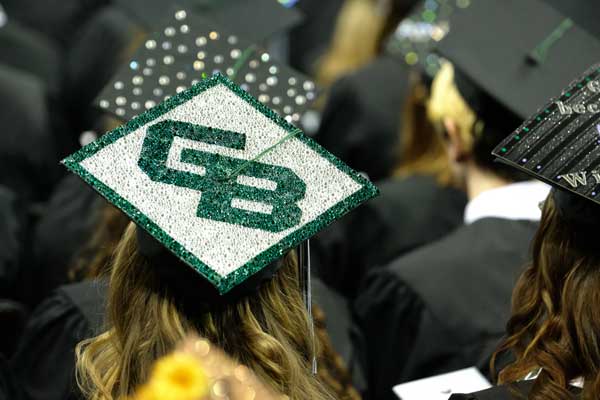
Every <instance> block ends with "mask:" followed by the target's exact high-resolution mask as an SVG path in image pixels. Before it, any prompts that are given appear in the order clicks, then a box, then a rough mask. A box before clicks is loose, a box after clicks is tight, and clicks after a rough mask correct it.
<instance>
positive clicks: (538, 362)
mask: <svg viewBox="0 0 600 400" xmlns="http://www.w3.org/2000/svg"><path fill="white" fill-rule="evenodd" d="M594 236H595V235H593V234H592V233H590V232H589V230H585V229H581V228H578V227H577V226H574V225H573V224H572V223H569V222H568V221H565V220H564V218H561V215H560V213H559V211H558V210H557V208H556V205H555V204H554V201H553V198H552V195H550V196H548V199H547V200H546V202H545V206H544V209H543V213H542V220H541V224H540V227H539V230H538V232H537V234H536V237H535V239H534V242H533V262H532V263H531V265H529V266H528V267H527V268H526V270H525V271H524V272H523V273H522V275H521V277H520V278H519V281H518V283H517V285H516V287H515V290H514V293H513V306H512V316H511V318H510V320H509V322H508V325H507V331H508V336H507V338H506V339H505V340H504V342H503V343H502V345H501V346H500V348H499V350H498V351H497V352H496V354H494V357H493V358H492V371H494V364H495V361H496V359H497V356H498V355H499V354H500V353H503V352H506V351H508V352H511V353H512V354H513V355H514V357H515V361H514V362H513V363H512V364H509V365H508V366H507V367H505V368H504V369H503V370H502V371H501V372H500V375H499V383H500V384H503V383H510V382H515V381H518V380H521V379H523V378H524V377H525V376H526V375H527V374H528V373H530V372H532V371H536V370H538V369H541V372H540V374H539V376H538V378H537V379H536V381H535V383H534V386H533V389H532V391H531V392H530V394H529V399H532V400H567V399H572V398H573V397H572V396H573V395H572V394H570V393H569V382H570V381H571V380H572V379H574V378H577V377H583V378H584V380H585V387H584V390H583V397H582V398H584V399H598V398H600V312H599V310H600V254H599V253H598V245H597V242H595V237H594Z"/></svg>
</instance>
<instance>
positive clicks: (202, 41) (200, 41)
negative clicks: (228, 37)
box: [196, 36, 206, 47]
mask: <svg viewBox="0 0 600 400" xmlns="http://www.w3.org/2000/svg"><path fill="white" fill-rule="evenodd" d="M205 44H206V38H205V37H204V36H198V37H197V38H196V46H198V47H202V46H204V45H205Z"/></svg>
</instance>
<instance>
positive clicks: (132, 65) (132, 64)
mask: <svg viewBox="0 0 600 400" xmlns="http://www.w3.org/2000/svg"><path fill="white" fill-rule="evenodd" d="M139 67H140V64H139V63H138V62H137V61H131V62H130V63H129V68H131V69H132V70H134V71H136V70H137V69H138V68H139Z"/></svg>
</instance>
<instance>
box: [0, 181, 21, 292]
mask: <svg viewBox="0 0 600 400" xmlns="http://www.w3.org/2000/svg"><path fill="white" fill-rule="evenodd" d="M17 201H18V199H17V197H16V196H15V194H14V193H13V192H12V191H11V190H9V189H7V188H5V187H3V186H0V221H1V222H0V298H12V297H13V296H14V292H13V291H14V285H15V283H16V281H17V278H18V276H19V268H20V262H21V251H22V250H21V248H22V246H23V239H24V236H23V233H24V232H23V229H24V226H23V215H22V214H21V212H20V211H19V209H18V207H17Z"/></svg>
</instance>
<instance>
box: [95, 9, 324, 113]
mask: <svg viewBox="0 0 600 400" xmlns="http://www.w3.org/2000/svg"><path fill="white" fill-rule="evenodd" d="M127 66H128V68H126V70H125V69H121V70H120V71H119V73H118V75H117V76H118V78H117V79H118V81H119V83H118V84H117V83H115V86H114V89H115V90H119V91H120V92H118V93H117V92H116V91H114V90H112V89H111V88H105V89H104V90H103V91H102V93H101V94H100V96H98V98H97V99H96V104H97V105H100V101H103V102H102V104H103V105H104V106H101V108H103V109H105V110H108V111H111V112H113V113H115V114H116V109H117V108H123V110H122V111H119V114H118V116H119V117H121V118H122V119H123V120H128V119H130V118H132V117H133V116H135V115H136V114H137V112H136V110H134V109H132V108H131V107H121V106H119V105H118V104H116V102H115V100H116V98H117V97H118V96H127V95H129V96H131V95H132V94H134V95H136V96H140V95H139V94H137V92H133V91H134V90H135V87H134V86H137V87H139V88H140V89H144V90H143V93H145V96H146V98H143V96H140V98H139V101H140V104H141V105H143V104H145V102H146V101H147V100H150V99H152V100H153V101H155V100H157V99H156V98H155V97H159V98H160V99H162V98H164V97H165V96H173V95H174V94H176V93H178V91H181V87H187V86H188V85H192V84H195V83H197V82H198V81H200V80H202V79H203V78H206V77H208V76H211V75H212V74H214V73H217V72H219V73H225V74H226V75H227V76H228V77H229V78H231V79H232V80H233V81H234V82H236V83H237V84H239V85H241V87H242V88H243V89H244V90H245V91H247V92H248V93H250V94H252V95H253V96H255V97H256V98H259V96H261V95H266V97H265V96H262V97H260V99H261V102H267V101H265V99H266V98H269V101H268V103H269V105H270V106H271V107H273V111H275V112H276V113H278V114H279V115H281V116H282V117H284V118H285V117H288V116H289V117H290V118H287V121H291V122H292V123H294V124H295V123H297V122H299V121H301V120H302V119H301V118H294V117H293V115H294V114H298V115H300V116H302V115H303V114H304V113H305V112H306V111H307V110H309V107H310V104H311V103H312V101H314V100H316V98H317V93H318V88H317V87H316V86H315V84H314V83H313V82H312V81H311V80H310V79H308V78H307V77H305V76H303V75H302V74H300V73H298V72H296V71H293V70H292V69H290V68H288V67H286V66H285V65H280V64H278V63H277V62H276V60H274V57H273V56H272V55H271V54H269V53H268V52H266V51H264V50H262V49H260V48H259V47H258V46H255V45H253V44H252V43H249V42H247V41H245V40H244V39H243V38H241V37H238V36H237V35H233V34H231V33H229V32H226V31H224V30H222V29H216V27H214V26H212V25H211V24H210V23H208V22H206V21H204V20H198V18H197V17H196V16H194V15H193V13H191V12H188V11H187V10H183V9H180V10H176V11H174V12H173V14H172V15H171V18H170V19H169V20H168V21H166V22H165V24H164V26H163V27H162V28H159V29H158V30H157V32H156V33H154V34H152V35H150V37H149V38H148V39H147V40H146V41H145V42H144V45H143V46H141V47H140V48H139V49H138V50H137V51H136V53H135V55H134V56H133V57H132V59H131V61H129V62H128V64H127ZM134 75H135V77H134ZM157 86H158V87H160V90H161V92H160V94H158V95H157V94H156V93H155V89H156V87H157ZM270 99H274V100H273V101H272V102H271V100H270ZM275 99H277V100H275ZM106 102H108V103H106ZM140 108H143V107H140Z"/></svg>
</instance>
